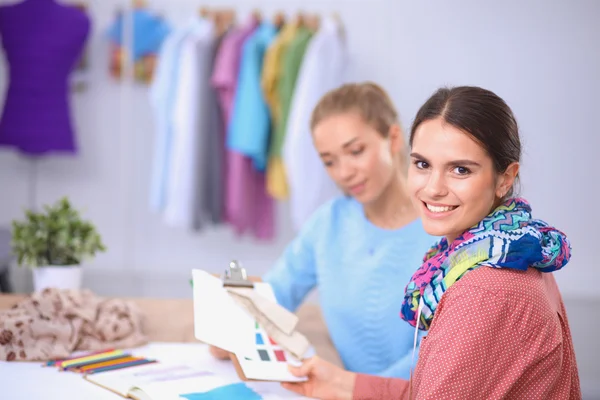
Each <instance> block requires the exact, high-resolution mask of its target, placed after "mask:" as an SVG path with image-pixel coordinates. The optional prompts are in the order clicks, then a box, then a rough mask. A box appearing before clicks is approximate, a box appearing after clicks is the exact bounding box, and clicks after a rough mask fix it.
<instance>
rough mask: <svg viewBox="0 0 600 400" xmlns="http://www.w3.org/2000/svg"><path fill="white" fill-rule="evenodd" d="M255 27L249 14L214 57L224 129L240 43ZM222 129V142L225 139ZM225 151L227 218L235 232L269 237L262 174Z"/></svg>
mask: <svg viewBox="0 0 600 400" xmlns="http://www.w3.org/2000/svg"><path fill="white" fill-rule="evenodd" d="M257 27H258V21H257V20H256V19H254V18H252V19H251V20H250V21H249V22H248V23H247V24H246V25H244V26H242V27H240V28H237V29H234V30H232V31H231V32H229V33H228V34H227V35H226V36H225V37H224V38H223V41H222V42H221V46H220V47H219V51H218V53H217V56H216V59H215V64H214V66H213V74H212V78H211V84H212V85H213V87H214V88H215V89H216V90H217V91H218V93H219V102H220V106H221V109H222V114H223V120H224V124H223V125H224V126H225V132H227V130H228V126H229V123H230V121H231V118H232V114H233V104H234V99H235V91H236V88H237V84H238V75H239V68H240V61H241V53H242V46H243V44H244V42H245V41H246V39H247V38H248V37H249V36H250V35H251V34H252V33H253V32H254V31H255V29H256V28H257ZM225 132H224V133H223V146H225V143H226V141H225ZM226 153H227V156H226V166H225V168H224V169H225V177H226V184H225V218H226V221H227V222H229V223H230V224H231V225H232V226H233V227H234V229H235V231H236V233H238V234H243V233H244V232H246V231H247V230H252V232H253V233H254V235H255V236H256V237H257V238H259V239H270V238H272V237H273V235H274V220H273V200H272V199H271V198H270V197H269V196H268V194H267V193H266V189H265V180H264V176H263V174H261V173H259V172H258V171H256V170H255V169H254V167H253V165H252V161H251V159H250V158H249V157H246V156H244V155H243V154H241V153H238V152H236V151H231V150H228V149H227V150H226Z"/></svg>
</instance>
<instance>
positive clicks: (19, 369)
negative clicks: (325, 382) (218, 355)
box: [0, 343, 303, 400]
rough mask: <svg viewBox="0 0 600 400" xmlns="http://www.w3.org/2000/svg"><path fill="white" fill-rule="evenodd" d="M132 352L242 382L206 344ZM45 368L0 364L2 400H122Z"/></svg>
mask: <svg viewBox="0 0 600 400" xmlns="http://www.w3.org/2000/svg"><path fill="white" fill-rule="evenodd" d="M132 352H133V353H134V354H140V355H143V356H145V357H148V358H156V359H159V360H161V361H165V362H169V363H170V362H173V363H184V364H189V365H194V366H199V367H202V368H209V369H210V371H214V372H216V373H218V374H219V375H220V376H223V377H227V378H228V379H231V382H232V383H233V382H239V379H238V377H237V374H236V372H235V369H234V368H233V365H232V364H231V362H229V361H219V360H215V359H214V358H212V356H211V355H210V354H209V353H208V348H207V346H206V345H204V344H197V343H151V344H149V345H148V346H145V347H142V348H138V349H134V350H132ZM42 364H43V363H41V362H14V361H13V362H0V388H2V396H1V398H2V399H7V400H32V399H56V400H70V399H77V400H79V399H86V400H88V399H89V400H117V399H122V397H120V396H119V395H117V394H114V393H112V392H110V391H108V390H106V389H104V388H101V387H99V386H97V385H94V384H92V383H90V382H88V381H86V380H85V379H83V377H82V376H81V375H80V374H76V373H74V372H60V371H58V370H57V369H56V368H53V367H42V366H41V365H42ZM248 386H250V387H252V388H253V389H254V390H255V391H256V392H257V393H259V394H261V395H262V396H263V399H264V400H280V399H282V400H283V399H286V400H287V399H290V400H292V399H303V397H300V396H297V395H294V394H293V393H290V392H288V391H286V390H284V389H282V388H281V387H280V385H279V384H278V383H272V382H264V383H255V382H253V383H249V384H248Z"/></svg>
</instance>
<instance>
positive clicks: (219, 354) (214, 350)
mask: <svg viewBox="0 0 600 400" xmlns="http://www.w3.org/2000/svg"><path fill="white" fill-rule="evenodd" d="M209 351H210V354H212V356H213V357H215V358H216V359H218V360H229V352H228V351H226V350H223V349H220V348H218V347H215V346H209Z"/></svg>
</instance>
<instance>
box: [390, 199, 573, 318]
mask: <svg viewBox="0 0 600 400" xmlns="http://www.w3.org/2000/svg"><path fill="white" fill-rule="evenodd" d="M570 258H571V244H570V243H569V240H568V239H567V237H566V235H565V234H564V233H562V232H561V231H559V230H557V229H555V228H553V227H551V226H549V225H548V224H547V223H545V222H544V221H541V220H536V219H532V218H531V206H530V205H529V203H527V201H526V200H525V199H522V198H512V199H509V200H507V201H506V202H504V203H503V204H501V205H500V206H498V207H497V208H496V209H495V210H494V211H492V212H491V213H490V214H489V215H488V216H487V217H485V218H484V219H483V220H482V221H481V222H479V223H478V224H477V225H475V226H473V227H472V228H470V229H469V230H467V231H466V232H464V233H463V234H462V235H461V236H459V237H458V238H456V239H455V240H454V241H453V242H452V243H451V244H450V245H449V244H448V241H447V240H446V238H443V239H441V240H440V242H439V243H438V244H437V245H435V246H433V247H432V248H431V249H430V250H429V251H428V252H427V254H426V255H425V257H424V260H423V264H422V265H421V267H420V268H419V269H418V270H417V271H416V272H415V274H414V275H413V276H412V278H411V280H410V282H409V283H408V285H407V286H406V290H405V296H404V302H403V303H402V310H401V317H402V319H404V320H405V321H407V322H408V323H409V324H411V325H412V326H416V324H417V321H416V320H417V312H418V307H419V301H421V299H422V301H423V305H422V307H423V309H422V314H421V318H420V321H419V329H422V330H427V329H429V325H430V323H431V321H432V319H433V316H434V314H435V310H436V308H437V305H438V303H439V301H440V300H441V298H442V295H443V294H444V292H445V291H446V290H448V288H449V287H450V286H452V284H454V283H455V282H456V281H457V280H459V279H460V278H461V277H462V276H463V275H464V274H465V273H467V272H468V271H471V270H473V269H475V268H478V267H481V266H487V267H492V268H512V269H517V270H522V271H525V270H527V268H529V267H533V268H536V269H538V270H539V271H541V272H553V271H557V270H559V269H561V268H562V267H564V266H565V265H566V264H567V262H568V261H569V259H570Z"/></svg>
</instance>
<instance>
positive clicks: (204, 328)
mask: <svg viewBox="0 0 600 400" xmlns="http://www.w3.org/2000/svg"><path fill="white" fill-rule="evenodd" d="M192 278H193V280H194V283H193V293H194V335H195V337H196V339H198V340H200V341H201V342H204V343H207V344H211V345H213V346H216V347H219V348H221V349H224V350H227V351H229V352H231V353H235V354H242V355H244V356H246V357H252V356H253V355H254V354H255V344H254V335H253V334H254V323H255V322H254V319H253V318H252V316H250V315H249V314H248V313H246V312H245V311H244V310H243V309H241V308H240V307H239V306H238V305H237V304H236V303H235V301H234V300H233V299H232V298H231V296H230V295H229V294H228V293H227V291H226V290H225V289H224V288H223V281H222V280H221V279H219V278H217V277H215V276H213V275H212V274H210V273H208V272H206V271H202V270H198V269H194V270H193V271H192ZM255 290H257V291H260V292H261V294H262V295H264V296H266V297H268V298H272V299H275V295H274V293H273V289H272V288H271V286H270V285H269V284H267V283H257V284H256V285H255Z"/></svg>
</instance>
